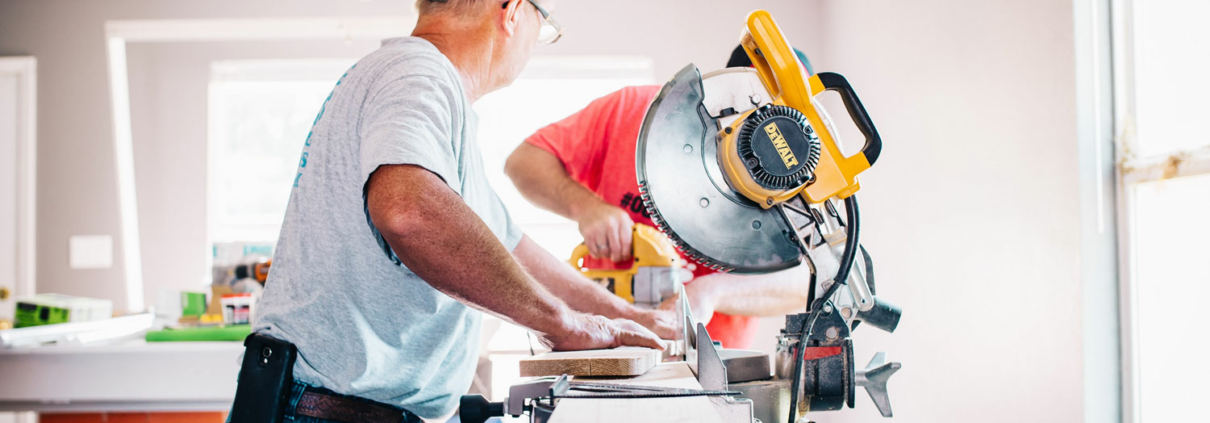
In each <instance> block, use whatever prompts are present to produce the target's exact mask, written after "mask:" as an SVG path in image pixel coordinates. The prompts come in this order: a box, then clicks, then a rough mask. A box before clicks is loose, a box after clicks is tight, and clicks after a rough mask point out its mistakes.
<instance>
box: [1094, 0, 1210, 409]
mask: <svg viewBox="0 0 1210 423" xmlns="http://www.w3.org/2000/svg"><path fill="white" fill-rule="evenodd" d="M1108 2H1109V3H1110V7H1111V22H1110V28H1111V34H1112V35H1111V45H1112V52H1111V55H1112V75H1113V77H1112V92H1113V96H1112V97H1113V104H1112V108H1113V114H1112V124H1113V140H1112V142H1113V149H1114V152H1115V162H1114V172H1115V174H1116V184H1115V189H1116V194H1117V201H1116V210H1115V213H1116V215H1117V233H1118V237H1117V249H1118V263H1117V269H1118V275H1119V276H1118V283H1119V309H1120V313H1119V325H1120V328H1121V329H1120V333H1119V336H1120V338H1121V384H1122V390H1121V391H1122V392H1121V421H1122V422H1126V423H1134V422H1140V421H1142V407H1141V404H1142V391H1141V389H1140V380H1141V372H1140V367H1141V366H1140V355H1139V345H1138V342H1137V339H1138V338H1139V336H1140V330H1139V326H1138V318H1137V317H1138V316H1137V310H1138V289H1137V288H1138V287H1137V283H1138V280H1137V279H1138V277H1137V265H1136V259H1137V257H1136V250H1137V248H1136V245H1135V236H1134V235H1135V227H1134V220H1135V216H1134V213H1133V212H1134V206H1135V198H1134V195H1133V192H1132V191H1133V188H1134V187H1135V186H1137V185H1139V184H1143V183H1148V182H1155V181H1161V180H1166V179H1176V178H1183V177H1191V176H1198V175H1206V174H1210V143H1207V144H1205V145H1202V146H1198V147H1193V148H1182V149H1177V150H1172V151H1166V152H1162V153H1159V154H1154V155H1149V156H1142V155H1140V154H1138V152H1139V151H1143V150H1142V149H1141V148H1139V140H1138V137H1137V133H1136V131H1135V128H1136V122H1137V104H1136V88H1135V71H1134V69H1135V49H1134V0H1108Z"/></svg>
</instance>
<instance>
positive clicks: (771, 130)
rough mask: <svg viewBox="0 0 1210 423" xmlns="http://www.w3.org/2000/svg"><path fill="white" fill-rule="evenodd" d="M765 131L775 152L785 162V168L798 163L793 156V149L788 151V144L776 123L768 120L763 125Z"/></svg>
mask: <svg viewBox="0 0 1210 423" xmlns="http://www.w3.org/2000/svg"><path fill="white" fill-rule="evenodd" d="M765 133H766V134H768V135H769V141H770V142H772V143H773V148H776V149H777V154H779V155H781V161H782V163H785V164H786V169H789V168H791V167H794V166H795V165H797V164H798V158H797V157H794V152H793V151H790V144H788V143H786V137H783V136H782V135H781V130H780V129H777V123H773V122H770V123H769V124H768V125H765Z"/></svg>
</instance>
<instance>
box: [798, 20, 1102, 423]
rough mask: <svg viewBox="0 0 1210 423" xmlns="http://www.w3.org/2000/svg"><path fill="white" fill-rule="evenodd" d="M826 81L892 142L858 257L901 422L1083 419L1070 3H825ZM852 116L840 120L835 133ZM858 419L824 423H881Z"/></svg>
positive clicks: (868, 342)
mask: <svg viewBox="0 0 1210 423" xmlns="http://www.w3.org/2000/svg"><path fill="white" fill-rule="evenodd" d="M819 12H820V16H819V20H820V22H822V23H823V26H824V28H823V29H822V31H823V37H824V39H823V40H822V45H823V46H824V50H823V51H822V52H821V54H817V55H815V56H816V57H817V59H816V69H817V70H827V71H836V72H839V73H841V74H844V75H845V76H846V77H848V79H849V81H850V82H851V83H852V85H853V86H854V88H855V89H856V90H857V92H858V93H859V94H860V96H861V98H862V100H863V101H864V103H865V106H866V107H867V109H868V110H869V113H870V115H871V117H872V118H873V120H874V122H875V123H876V125H877V126H878V129H879V131H880V133H881V135H882V139H883V141H884V149H883V152H882V156H881V158H880V159H879V162H878V163H877V164H876V165H875V167H874V168H873V169H872V170H870V171H869V172H867V173H866V174H865V176H863V177H862V179H861V181H862V186H863V189H862V191H861V193H860V195H859V197H860V199H861V205H862V207H861V209H862V212H863V217H864V219H863V220H862V222H863V228H862V236H863V237H862V241H863V243H864V244H865V245H866V246H867V247H868V248H869V249H870V253H871V254H873V255H874V259H875V264H876V266H877V268H876V269H877V272H876V273H877V275H878V283H879V284H878V289H879V294H882V295H884V296H885V297H886V298H887V299H890V300H892V301H894V302H896V303H897V304H899V305H901V306H903V308H904V309H905V310H904V315H903V320H902V322H901V323H900V325H899V330H898V331H897V332H896V333H895V334H894V335H887V334H884V333H881V332H879V331H876V330H870V329H864V330H863V329H859V330H858V331H857V332H856V333H855V335H856V337H857V338H858V339H857V340H856V341H855V343H856V348H857V360H858V362H859V363H860V364H862V365H864V363H865V362H866V361H867V360H868V359H869V357H870V355H872V354H873V353H874V352H875V351H888V352H889V353H890V357H891V358H892V359H894V360H899V361H902V362H903V363H904V367H903V369H902V370H901V371H900V372H899V374H897V375H896V376H895V379H892V382H891V387H890V389H891V401H892V403H893V405H894V408H895V415H896V416H897V420H898V421H908V422H967V421H974V422H1017V421H1040V422H1076V421H1081V420H1083V418H1084V414H1083V399H1084V395H1083V379H1082V367H1081V361H1082V353H1083V350H1082V345H1083V344H1082V333H1081V300H1082V296H1081V295H1082V294H1081V290H1080V288H1081V286H1080V277H1081V267H1080V248H1081V245H1080V232H1079V231H1080V220H1079V217H1080V216H1079V211H1080V208H1079V189H1078V186H1077V181H1078V175H1077V169H1076V166H1077V161H1078V157H1077V148H1076V147H1077V145H1076V122H1075V116H1076V102H1075V70H1074V66H1075V62H1074V41H1073V18H1072V3H1071V2H1067V1H1042V0H1025V1H991V0H983V1H972V0H922V1H912V2H886V1H880V2H875V1H846V2H838V1H837V2H822V3H820V8H819ZM838 115H840V116H843V114H842V113H839V112H837V113H833V116H834V117H838ZM858 396H859V397H860V398H858V407H864V408H865V410H864V411H858V412H850V413H841V414H835V415H822V414H821V415H819V416H817V417H816V420H819V421H828V422H858V421H861V422H875V421H883V420H882V419H881V418H880V417H878V415H877V413H876V412H874V410H872V404H871V402H870V401H869V399H868V398H867V397H865V394H864V393H859V394H858Z"/></svg>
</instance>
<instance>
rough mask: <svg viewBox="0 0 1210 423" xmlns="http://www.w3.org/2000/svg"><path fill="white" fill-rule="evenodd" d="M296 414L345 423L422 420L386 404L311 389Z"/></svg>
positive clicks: (300, 401) (306, 393) (295, 411)
mask: <svg viewBox="0 0 1210 423" xmlns="http://www.w3.org/2000/svg"><path fill="white" fill-rule="evenodd" d="M294 414H296V415H300V416H307V417H314V418H317V419H321V420H331V421H337V422H344V423H401V422H405V423H407V422H413V421H419V420H420V419H417V418H415V417H414V416H410V415H407V414H405V412H404V411H401V410H399V409H396V408H394V407H391V406H389V405H386V404H378V403H374V402H371V401H368V400H362V399H355V398H350V397H345V396H336V395H329V394H325V393H322V392H316V391H312V390H310V389H308V390H306V391H305V392H303V394H302V397H300V398H299V400H298V406H297V407H296V408H295V409H294Z"/></svg>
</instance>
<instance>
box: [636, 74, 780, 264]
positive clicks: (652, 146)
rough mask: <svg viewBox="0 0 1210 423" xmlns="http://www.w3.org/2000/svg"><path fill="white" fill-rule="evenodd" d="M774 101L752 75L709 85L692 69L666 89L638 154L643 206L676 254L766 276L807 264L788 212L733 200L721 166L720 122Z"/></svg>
mask: <svg viewBox="0 0 1210 423" xmlns="http://www.w3.org/2000/svg"><path fill="white" fill-rule="evenodd" d="M769 100H770V96H769V94H768V92H767V91H765V88H764V86H763V85H762V84H761V82H760V79H759V77H758V76H757V74H756V73H755V71H753V70H751V69H728V70H725V71H719V72H715V73H711V74H709V75H707V77H706V78H705V79H703V78H702V76H701V72H700V71H698V69H697V67H696V66H694V65H692V64H691V65H689V66H686V67H685V68H684V69H682V70H681V71H680V72H678V73H677V74H676V76H675V77H673V78H672V80H671V81H669V82H668V83H667V84H665V85H664V87H663V89H661V90H660V93H659V95H657V96H656V98H655V100H653V101H652V103H651V107H650V108H649V109H648V110H647V115H646V117H645V118H644V119H643V126H642V130H641V132H640V133H639V139H638V143H637V144H638V145H637V151H636V160H637V163H636V168H637V170H638V180H639V191H640V193H641V194H642V198H643V203H644V204H645V205H646V206H647V211H648V212H649V213H650V214H651V218H652V220H653V221H654V222H655V223H656V225H658V226H659V228H660V230H661V231H663V232H664V233H666V234H668V236H669V237H670V238H672V241H673V242H674V243H675V244H676V246H677V248H678V249H680V250H681V251H682V252H684V253H685V255H686V256H688V257H689V258H690V259H692V260H694V261H696V262H698V263H700V264H702V265H705V266H708V267H710V268H711V269H714V270H718V271H723V272H733V273H743V274H760V273H769V272H776V271H779V270H784V269H787V268H790V267H794V266H796V265H798V264H799V263H800V262H801V259H802V251H803V250H802V248H801V243H800V242H799V240H798V237H797V235H796V232H795V231H794V228H793V227H792V226H791V223H790V221H789V219H788V217H787V216H786V215H785V214H784V212H783V211H782V208H781V207H773V208H769V209H763V208H761V207H760V206H758V205H757V204H756V203H753V202H752V201H750V200H748V199H747V198H745V197H743V196H741V195H739V194H737V193H736V192H734V191H733V190H732V189H731V188H730V187H729V186H728V185H727V182H726V180H724V179H723V173H722V170H721V168H720V167H719V163H718V152H717V137H718V131H719V128H720V126H719V123H720V120H723V121H725V122H724V123H729V121H730V120H734V119H735V118H736V117H738V114H739V113H742V112H744V111H747V110H751V109H753V108H755V107H756V106H757V105H758V104H760V103H763V102H768V101H769ZM724 115H727V116H724Z"/></svg>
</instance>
